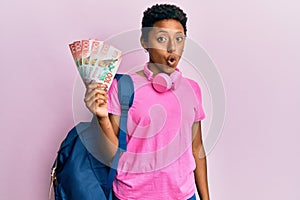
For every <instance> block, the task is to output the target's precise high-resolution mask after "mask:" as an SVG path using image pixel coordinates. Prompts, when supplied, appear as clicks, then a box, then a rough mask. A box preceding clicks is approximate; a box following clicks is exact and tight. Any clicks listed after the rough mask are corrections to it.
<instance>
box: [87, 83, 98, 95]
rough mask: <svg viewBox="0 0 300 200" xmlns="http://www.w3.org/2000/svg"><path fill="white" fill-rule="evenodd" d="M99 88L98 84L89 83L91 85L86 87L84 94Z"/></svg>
mask: <svg viewBox="0 0 300 200" xmlns="http://www.w3.org/2000/svg"><path fill="white" fill-rule="evenodd" d="M100 86H101V84H100V83H91V84H88V85H87V87H86V92H85V94H88V93H90V92H92V91H93V90H94V89H96V88H100Z"/></svg>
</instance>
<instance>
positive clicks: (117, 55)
mask: <svg viewBox="0 0 300 200" xmlns="http://www.w3.org/2000/svg"><path fill="white" fill-rule="evenodd" d="M69 47H70V50H71V53H72V55H73V58H74V61H75V63H76V65H77V69H78V71H79V73H80V76H81V78H82V80H83V82H84V83H85V85H87V84H89V83H92V82H97V83H102V84H103V85H104V89H106V90H108V89H109V87H110V85H111V83H112V81H113V78H114V76H115V74H116V73H117V70H118V68H119V65H120V63H121V60H122V52H121V51H120V50H118V49H116V48H115V47H113V46H112V45H110V44H108V43H106V42H104V41H99V40H96V39H88V40H81V41H75V42H73V43H71V44H69Z"/></svg>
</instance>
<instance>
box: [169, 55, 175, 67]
mask: <svg viewBox="0 0 300 200" xmlns="http://www.w3.org/2000/svg"><path fill="white" fill-rule="evenodd" d="M167 63H168V65H170V66H173V65H174V64H175V63H176V57H175V56H169V57H168V59H167Z"/></svg>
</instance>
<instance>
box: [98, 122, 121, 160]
mask: <svg viewBox="0 0 300 200" xmlns="http://www.w3.org/2000/svg"><path fill="white" fill-rule="evenodd" d="M97 120H98V123H99V125H100V127H99V128H100V130H99V135H100V137H99V139H98V140H99V148H101V152H102V157H103V158H104V159H105V160H106V161H107V162H109V163H110V162H111V161H112V158H113V156H114V155H115V153H116V151H117V148H118V138H117V136H116V133H115V131H114V129H113V126H112V123H111V121H110V118H109V117H101V118H99V117H98V118H97Z"/></svg>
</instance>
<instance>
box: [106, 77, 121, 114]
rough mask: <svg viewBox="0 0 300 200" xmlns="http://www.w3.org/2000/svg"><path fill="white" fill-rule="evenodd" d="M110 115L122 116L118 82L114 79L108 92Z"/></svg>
mask: <svg viewBox="0 0 300 200" xmlns="http://www.w3.org/2000/svg"><path fill="white" fill-rule="evenodd" d="M107 108H108V113H111V114H113V115H118V116H121V106H120V102H119V98H118V81H117V79H114V80H113V82H112V84H111V86H110V88H109V90H108V104H107Z"/></svg>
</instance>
